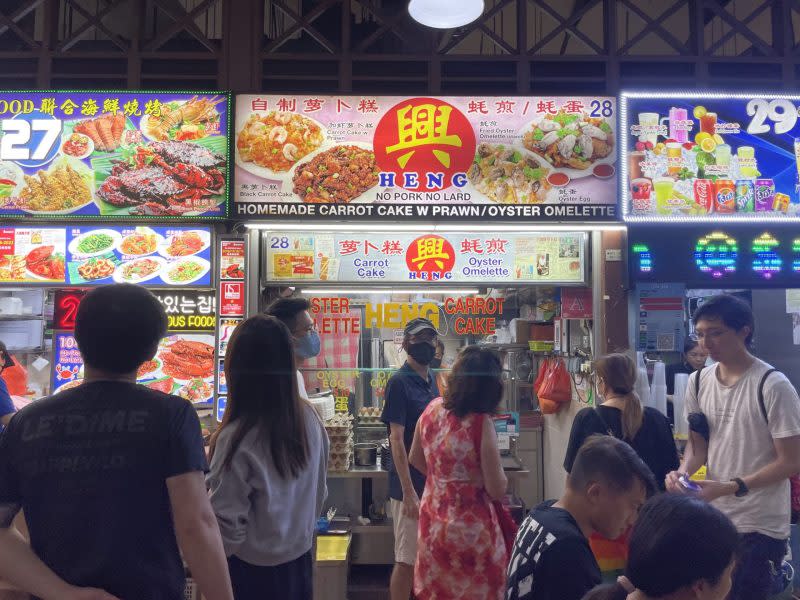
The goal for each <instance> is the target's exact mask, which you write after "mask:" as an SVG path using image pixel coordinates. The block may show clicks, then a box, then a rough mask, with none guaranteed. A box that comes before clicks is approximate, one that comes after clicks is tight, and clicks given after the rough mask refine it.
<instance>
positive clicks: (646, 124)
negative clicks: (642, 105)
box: [639, 113, 659, 145]
mask: <svg viewBox="0 0 800 600" xmlns="http://www.w3.org/2000/svg"><path fill="white" fill-rule="evenodd" d="M658 118H659V114H658V113H639V126H640V127H642V129H644V130H645V132H644V133H642V135H640V136H639V141H640V142H650V143H652V144H653V145H655V144H656V142H657V141H658V124H659V123H658V120H659V119H658Z"/></svg>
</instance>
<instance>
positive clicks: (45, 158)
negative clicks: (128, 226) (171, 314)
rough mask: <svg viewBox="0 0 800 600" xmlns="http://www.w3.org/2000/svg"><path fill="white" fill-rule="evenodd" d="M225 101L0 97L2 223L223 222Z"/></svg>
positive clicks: (102, 95) (214, 96) (106, 95)
mask: <svg viewBox="0 0 800 600" xmlns="http://www.w3.org/2000/svg"><path fill="white" fill-rule="evenodd" d="M229 105H230V98H229V95H228V94H227V93H225V92H219V93H207V92H204V93H193V92H129V91H86V92H74V91H72V92H55V91H43V92H42V91H36V92H34V91H31V92H0V217H19V218H31V217H46V218H48V219H49V220H51V221H52V220H54V219H75V218H91V217H96V218H100V217H102V218H105V219H108V218H114V217H117V218H127V219H130V218H143V217H157V218H159V219H164V218H180V217H191V218H192V219H198V218H200V219H203V218H224V217H226V216H227V198H228V119H229V112H230V106H229Z"/></svg>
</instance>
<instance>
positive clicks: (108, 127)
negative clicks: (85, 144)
mask: <svg viewBox="0 0 800 600" xmlns="http://www.w3.org/2000/svg"><path fill="white" fill-rule="evenodd" d="M72 131H74V132H75V133H81V134H83V135H85V136H86V137H88V138H89V139H90V140H92V142H94V149H95V150H97V151H99V152H114V151H115V150H116V149H117V148H119V147H120V145H121V144H122V134H123V133H124V132H125V115H124V114H123V113H121V112H118V113H114V114H111V113H108V114H105V115H101V116H99V117H97V118H96V119H85V120H83V121H79V122H78V123H76V124H75V127H73V128H72ZM76 156H77V155H76Z"/></svg>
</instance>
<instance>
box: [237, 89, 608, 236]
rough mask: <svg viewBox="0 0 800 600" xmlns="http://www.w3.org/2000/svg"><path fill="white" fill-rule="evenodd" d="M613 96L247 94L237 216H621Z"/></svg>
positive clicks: (240, 124) (241, 118)
mask: <svg viewBox="0 0 800 600" xmlns="http://www.w3.org/2000/svg"><path fill="white" fill-rule="evenodd" d="M616 119H617V114H616V101H615V99H614V98H607V97H546V98H545V97H540V98H536V97H503V98H497V97H442V98H429V97H424V98H414V97H392V96H381V97H359V96H268V95H238V96H237V97H236V123H235V125H234V132H233V135H234V139H235V161H236V186H235V191H234V199H235V203H234V206H235V209H234V214H235V216H236V217H237V218H242V219H246V218H253V219H265V218H281V217H283V218H287V219H288V218H297V217H308V218H331V219H342V218H347V219H386V220H392V221H393V220H396V219H398V218H412V219H420V220H421V219H425V220H429V219H434V220H465V219H500V220H512V221H597V220H612V219H614V218H616V203H617V178H616V176H615V170H616V161H617V152H618V148H617V136H616V131H615V129H616Z"/></svg>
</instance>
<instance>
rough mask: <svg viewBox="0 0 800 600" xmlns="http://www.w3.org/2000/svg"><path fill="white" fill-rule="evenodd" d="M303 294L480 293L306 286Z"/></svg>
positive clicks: (471, 292)
mask: <svg viewBox="0 0 800 600" xmlns="http://www.w3.org/2000/svg"><path fill="white" fill-rule="evenodd" d="M300 293H301V294H308V295H309V296H329V295H331V294H392V293H396V294H428V295H437V294H439V295H445V294H454V295H457V294H462V295H464V296H469V295H475V294H479V293H480V290H479V289H478V288H439V289H434V288H425V289H422V288H408V289H406V288H402V287H399V286H396V287H388V288H361V287H351V288H322V287H316V288H306V289H302V290H300Z"/></svg>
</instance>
